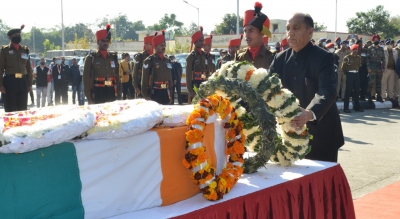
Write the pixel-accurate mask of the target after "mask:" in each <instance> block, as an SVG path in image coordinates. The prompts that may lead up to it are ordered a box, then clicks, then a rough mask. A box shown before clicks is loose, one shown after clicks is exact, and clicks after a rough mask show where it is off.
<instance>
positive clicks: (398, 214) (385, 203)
mask: <svg viewBox="0 0 400 219" xmlns="http://www.w3.org/2000/svg"><path fill="white" fill-rule="evenodd" d="M354 208H355V211H356V217H357V219H369V218H371V219H377V218H379V219H392V218H393V219H395V218H400V181H399V182H396V183H393V184H391V185H389V186H386V187H384V188H382V189H380V190H378V191H375V192H373V193H370V194H368V195H365V196H364V197H361V198H359V199H357V200H355V201H354Z"/></svg>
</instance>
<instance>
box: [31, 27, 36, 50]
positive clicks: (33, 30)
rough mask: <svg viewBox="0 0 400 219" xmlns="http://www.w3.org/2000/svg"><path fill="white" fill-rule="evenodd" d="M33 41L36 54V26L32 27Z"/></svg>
mask: <svg viewBox="0 0 400 219" xmlns="http://www.w3.org/2000/svg"><path fill="white" fill-rule="evenodd" d="M32 37H33V39H32V41H33V53H35V54H36V45H35V26H33V27H32Z"/></svg>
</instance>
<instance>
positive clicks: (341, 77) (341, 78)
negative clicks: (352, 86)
mask: <svg viewBox="0 0 400 219" xmlns="http://www.w3.org/2000/svg"><path fill="white" fill-rule="evenodd" d="M347 43H348V42H347V41H346V40H345V41H342V42H341V44H340V45H341V46H340V49H339V50H336V52H335V53H336V55H338V56H339V66H342V61H343V58H344V57H345V56H347V55H348V54H350V51H349V50H348V49H347ZM337 75H338V83H337V86H336V93H337V99H343V98H344V94H345V92H346V75H345V74H344V72H343V71H342V68H340V67H339V68H338V71H337ZM340 90H342V92H340Z"/></svg>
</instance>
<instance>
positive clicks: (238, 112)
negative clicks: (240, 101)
mask: <svg viewBox="0 0 400 219" xmlns="http://www.w3.org/2000/svg"><path fill="white" fill-rule="evenodd" d="M236 113H237V115H238V117H241V116H243V115H244V114H245V113H246V109H245V108H244V107H242V106H241V107H239V108H237V109H236Z"/></svg>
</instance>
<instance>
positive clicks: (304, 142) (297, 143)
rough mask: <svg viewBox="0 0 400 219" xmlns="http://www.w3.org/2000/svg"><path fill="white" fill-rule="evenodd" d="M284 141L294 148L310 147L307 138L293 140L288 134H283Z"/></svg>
mask: <svg viewBox="0 0 400 219" xmlns="http://www.w3.org/2000/svg"><path fill="white" fill-rule="evenodd" d="M282 139H283V140H284V141H287V142H289V143H290V144H291V145H292V146H293V147H297V146H304V145H308V142H309V139H308V138H306V139H304V138H300V139H296V138H291V137H289V136H288V135H287V134H286V133H282Z"/></svg>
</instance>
